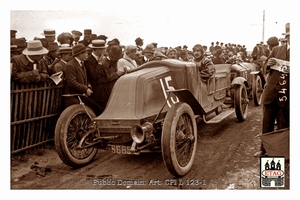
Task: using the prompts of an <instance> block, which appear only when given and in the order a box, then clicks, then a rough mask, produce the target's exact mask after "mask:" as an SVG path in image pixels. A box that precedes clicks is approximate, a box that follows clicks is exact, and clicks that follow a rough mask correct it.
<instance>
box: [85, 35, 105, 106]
mask: <svg viewBox="0 0 300 200" xmlns="http://www.w3.org/2000/svg"><path fill="white" fill-rule="evenodd" d="M88 47H89V48H90V49H92V53H91V54H90V55H89V57H88V58H87V60H86V61H85V62H84V64H85V66H86V72H87V77H88V80H89V81H90V83H91V85H92V88H93V94H92V95H91V99H92V100H93V101H95V102H96V103H97V104H99V105H100V104H101V101H102V100H101V96H100V93H101V91H100V89H99V88H100V82H99V81H100V77H99V76H100V72H99V69H100V67H99V63H102V62H103V61H104V52H105V49H106V47H107V46H106V45H105V41H104V40H101V39H96V40H93V41H92V43H91V44H89V46H88Z"/></svg>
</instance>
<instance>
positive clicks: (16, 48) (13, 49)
mask: <svg viewBox="0 0 300 200" xmlns="http://www.w3.org/2000/svg"><path fill="white" fill-rule="evenodd" d="M10 52H20V49H19V48H18V46H17V45H15V44H11V45H10Z"/></svg>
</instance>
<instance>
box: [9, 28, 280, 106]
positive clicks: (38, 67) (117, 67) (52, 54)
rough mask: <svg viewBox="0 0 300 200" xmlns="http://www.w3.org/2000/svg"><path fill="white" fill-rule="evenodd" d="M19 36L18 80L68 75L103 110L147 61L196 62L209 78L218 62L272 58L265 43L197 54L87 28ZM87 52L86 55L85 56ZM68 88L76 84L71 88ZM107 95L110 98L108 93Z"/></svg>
mask: <svg viewBox="0 0 300 200" xmlns="http://www.w3.org/2000/svg"><path fill="white" fill-rule="evenodd" d="M16 34H17V30H11V79H12V80H14V81H18V82H21V83H30V82H41V81H46V80H47V78H48V77H49V76H51V75H52V74H55V73H58V72H63V76H62V77H63V80H64V81H65V83H66V91H65V92H69V93H70V91H71V93H76V92H80V93H82V92H83V93H87V94H88V96H91V99H93V100H94V101H96V102H97V103H98V104H99V105H101V107H102V108H103V107H105V105H106V102H107V100H108V96H109V94H110V92H111V89H112V86H113V84H114V82H115V81H116V80H117V79H118V78H119V77H120V76H122V75H123V74H125V73H126V72H127V70H130V69H134V68H137V67H139V66H140V65H142V64H144V63H146V62H150V61H152V60H162V59H178V60H181V61H188V62H195V63H196V64H197V65H199V66H201V67H203V66H205V67H204V68H205V70H206V71H205V72H204V74H205V76H208V77H209V76H211V75H212V74H213V72H214V69H213V68H212V67H211V66H212V65H214V64H221V63H229V64H232V63H234V62H236V60H240V61H241V62H256V61H259V60H262V59H261V58H263V57H267V56H268V55H269V54H270V51H269V48H271V46H270V47H268V44H266V45H264V44H263V42H261V43H258V44H257V45H256V46H255V47H254V48H253V51H252V53H251V54H248V53H247V49H246V47H245V45H240V44H231V43H228V44H224V43H222V42H221V43H219V42H218V41H217V42H216V43H214V42H211V45H210V46H209V47H207V46H206V45H200V44H196V45H195V46H194V47H193V48H192V49H191V50H190V49H189V48H188V46H187V45H183V46H176V47H164V46H161V47H160V46H158V44H157V43H156V42H152V43H150V44H147V45H145V47H144V42H143V39H142V38H140V37H138V38H136V39H135V41H133V43H132V44H131V45H126V46H124V45H122V44H121V43H120V41H119V40H118V39H117V38H113V39H112V40H107V39H108V37H107V36H105V35H97V34H95V33H93V32H92V30H91V29H85V30H84V31H83V33H82V32H80V31H78V30H72V31H71V32H70V33H68V32H63V33H60V34H59V35H57V34H56V31H55V30H53V29H45V30H44V31H43V32H42V33H41V35H43V37H35V38H33V40H29V41H27V40H26V39H25V38H22V37H21V38H17V37H16ZM81 36H83V38H82V39H81ZM274 40H276V39H274V38H273V40H272V42H273V43H274ZM277 42H278V39H277ZM78 45H80V46H78ZM195 47H197V48H195ZM196 51H198V53H197V52H196ZM82 53H86V55H84V56H81V54H82ZM78 55H79V57H78ZM204 58H205V60H204ZM74 59H75V61H76V62H75V61H74ZM72 63H73V64H72ZM74 63H79V64H80V66H85V67H84V70H83V71H81V73H82V74H83V77H81V78H80V80H81V82H82V83H80V84H83V85H85V86H84V87H83V86H82V87H80V86H79V84H77V82H76V81H78V80H76V76H78V71H80V69H81V67H79V68H78V69H73V71H72V70H71V69H72V66H73V65H74ZM99 66H100V67H99ZM101 66H102V67H101ZM70 74H71V75H72V76H70ZM70 77H73V78H70ZM77 78H78V77H77ZM204 79H205V78H204ZM68 85H72V86H71V89H70V87H69V86H68ZM74 85H75V86H74ZM101 85H102V86H103V87H102V86H101ZM79 88H80V89H79ZM95 91H96V92H95ZM100 93H101V94H102V96H101V95H100V96H101V98H100V97H99V94H100ZM105 93H106V95H103V94H105ZM97 99H98V101H97ZM99 99H101V100H99ZM66 105H67V104H66ZM100 110H101V109H100Z"/></svg>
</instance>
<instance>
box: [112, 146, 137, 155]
mask: <svg viewBox="0 0 300 200" xmlns="http://www.w3.org/2000/svg"><path fill="white" fill-rule="evenodd" d="M130 148H131V146H123V145H111V150H112V152H113V153H117V154H132V153H131V151H130Z"/></svg>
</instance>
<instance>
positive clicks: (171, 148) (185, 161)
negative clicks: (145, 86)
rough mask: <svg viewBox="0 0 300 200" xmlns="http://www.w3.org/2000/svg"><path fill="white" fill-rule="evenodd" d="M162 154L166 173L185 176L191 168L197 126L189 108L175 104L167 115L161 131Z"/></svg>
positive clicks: (186, 105)
mask: <svg viewBox="0 0 300 200" xmlns="http://www.w3.org/2000/svg"><path fill="white" fill-rule="evenodd" d="M161 143H162V154H163V160H164V163H165V165H166V167H167V169H168V171H169V172H170V173H171V174H172V175H174V176H176V177H182V176H184V175H186V174H187V173H188V172H189V171H190V169H191V168H192V165H193V162H194V159H195V154H196V147H197V124H196V119H195V116H194V112H193V111H192V109H191V107H190V106H189V105H188V104H186V103H183V102H179V103H177V104H175V105H174V106H173V107H172V108H171V109H170V111H169V112H168V113H167V115H166V118H165V120H164V124H163V129H162V138H161Z"/></svg>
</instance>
